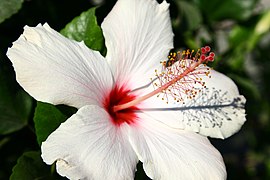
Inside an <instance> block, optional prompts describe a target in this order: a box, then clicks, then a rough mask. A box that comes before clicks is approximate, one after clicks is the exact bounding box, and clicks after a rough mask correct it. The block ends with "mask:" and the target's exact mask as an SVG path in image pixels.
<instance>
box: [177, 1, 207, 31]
mask: <svg viewBox="0 0 270 180" xmlns="http://www.w3.org/2000/svg"><path fill="white" fill-rule="evenodd" d="M175 3H176V4H177V5H178V8H179V10H180V12H181V13H182V18H181V19H182V20H183V21H184V23H186V24H187V27H188V30H194V29H196V28H198V27H199V26H200V25H201V23H202V15H201V14H200V11H199V9H198V7H197V6H196V5H195V4H194V3H192V2H188V1H175Z"/></svg>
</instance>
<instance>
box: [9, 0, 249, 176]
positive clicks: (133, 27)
mask: <svg viewBox="0 0 270 180" xmlns="http://www.w3.org/2000/svg"><path fill="white" fill-rule="evenodd" d="M168 6H169V5H168V4H167V3H166V2H165V1H164V2H163V3H161V4H158V3H157V2H156V1H155V0H119V1H118V2H117V3H116V5H115V6H114V7H113V9H112V11H111V12H110V13H109V15H108V16H107V17H106V18H105V19H104V21H103V23H102V26H101V27H102V30H103V33H104V36H105V43H106V47H107V55H106V57H105V58H104V57H103V56H101V55H100V53H99V52H97V51H93V50H90V49H89V48H87V47H86V46H85V44H84V43H83V42H80V43H79V42H75V41H73V40H69V39H67V38H65V37H63V36H62V35H60V34H59V33H58V32H56V31H54V30H53V29H51V28H50V27H49V25H48V24H44V25H43V26H42V25H38V26H37V27H27V26H26V27H25V30H24V33H23V34H22V35H21V36H20V38H19V39H18V40H17V41H16V42H14V44H13V46H12V47H11V48H9V50H8V53H7V55H8V57H9V58H10V60H11V61H12V63H13V66H14V69H15V72H16V77H17V81H18V82H19V83H20V85H21V86H22V87H23V88H24V89H25V90H26V91H27V92H28V93H29V94H30V95H31V96H33V97H34V98H35V99H36V100H38V101H42V102H48V103H51V104H54V105H56V104H66V105H69V106H73V107H76V108H78V111H77V113H76V114H74V115H73V116H71V117H70V118H69V119H67V121H66V122H64V123H62V124H61V125H60V127H59V128H58V129H56V130H55V131H54V132H53V133H52V134H51V135H50V136H49V137H48V138H47V140H46V141H45V142H43V143H42V146H41V150H42V158H43V160H44V162H46V163H47V164H52V163H54V162H55V161H56V167H57V172H58V173H59V174H60V175H62V176H66V177H68V178H70V179H113V180H118V179H119V180H124V179H133V178H134V174H135V171H136V164H137V163H138V161H139V160H140V161H141V162H143V168H144V170H145V172H146V174H147V175H148V176H149V177H150V178H152V179H168V180H173V179H177V180H178V179H196V180H197V179H207V180H208V179H215V180H216V179H226V170H225V165H224V162H223V159H222V157H221V155H220V153H219V152H218V151H217V150H216V149H215V148H214V147H213V146H212V145H211V144H210V142H209V141H208V139H207V138H206V137H205V136H211V137H218V138H225V137H228V136H230V135H232V134H234V133H235V132H237V131H238V130H239V129H240V127H241V126H242V124H243V123H244V121H245V111H244V109H243V104H244V103H245V99H244V97H243V96H240V95H239V92H238V90H237V87H236V85H235V84H234V83H233V82H232V81H231V80H230V79H229V78H228V77H226V76H225V75H222V74H220V73H218V72H216V71H214V70H209V69H208V68H207V67H205V66H202V65H199V64H200V63H198V61H199V60H200V59H203V58H197V59H195V60H193V61H192V60H188V59H187V58H184V60H185V61H183V62H186V63H188V62H190V61H191V62H193V63H197V64H196V66H194V67H193V69H192V68H191V70H192V71H190V72H189V73H186V75H185V76H184V77H183V78H178V80H177V82H175V83H172V84H171V85H170V86H169V87H167V88H165V89H163V90H162V91H160V93H163V95H164V96H165V97H166V98H167V99H168V100H169V101H168V103H164V102H163V101H162V100H161V99H162V98H157V97H156V96H152V95H153V94H154V93H152V92H153V91H154V89H153V87H152V86H150V84H151V82H150V78H151V77H155V75H156V72H155V70H157V71H159V72H160V71H162V69H163V71H168V70H169V68H166V69H164V66H163V67H162V65H161V64H160V61H162V60H164V59H166V58H167V57H166V56H167V54H168V51H169V50H170V49H171V48H172V47H173V33H172V29H171V22H170V17H169V11H168ZM180 63H181V61H178V62H176V63H174V64H173V65H172V66H171V71H173V72H168V74H167V76H169V75H171V74H172V73H175V74H176V76H178V74H179V73H183V71H184V70H186V69H188V68H190V67H192V65H190V66H188V67H184V66H180ZM193 65H194V64H193ZM181 68H183V69H184V70H183V71H182V70H181ZM175 71H177V72H175ZM195 72H197V73H195ZM201 72H202V73H201ZM209 72H210V74H211V76H212V78H209V77H207V75H208V73H209ZM165 73H166V72H165ZM200 73H201V75H200ZM203 73H205V76H203ZM197 76H198V78H199V80H198V81H199V83H198V82H197V84H199V85H196V83H195V81H196V80H194V81H192V80H193V79H192V78H195V77H197ZM200 78H202V79H200ZM165 79H166V78H165ZM165 79H164V77H163V76H162V73H161V75H160V76H159V75H158V76H157V77H156V79H154V80H155V81H154V82H152V83H153V84H156V85H157V86H159V87H164V86H163V84H162V83H164V81H165ZM185 80H191V81H189V82H188V83H187V82H185ZM168 81H170V80H168ZM200 82H204V83H205V84H204V83H201V84H200ZM202 84H203V87H201V86H200V85H202ZM176 85H177V86H176ZM204 86H206V88H205V87H204ZM174 87H176V88H174ZM200 87H201V89H200V90H198V88H200ZM181 88H186V89H188V90H190V89H191V90H192V89H193V90H198V91H197V92H196V93H195V94H194V97H192V98H188V92H185V91H181ZM169 89H170V91H169V92H171V91H172V90H179V91H177V92H178V93H179V94H178V96H180V97H181V98H182V99H183V100H184V102H185V103H184V104H183V103H177V102H176V101H174V100H171V99H174V95H175V94H170V93H168V92H167V94H166V91H168V90H169ZM157 91H159V90H156V92H157ZM192 92H193V91H192ZM151 93H152V94H151ZM164 93H165V94H164ZM149 94H150V95H149ZM182 99H181V100H182ZM128 103H130V104H128Z"/></svg>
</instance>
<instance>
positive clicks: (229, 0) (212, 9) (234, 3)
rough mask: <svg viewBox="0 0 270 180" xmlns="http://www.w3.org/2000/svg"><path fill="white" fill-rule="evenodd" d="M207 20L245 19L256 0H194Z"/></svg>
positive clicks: (250, 13)
mask: <svg viewBox="0 0 270 180" xmlns="http://www.w3.org/2000/svg"><path fill="white" fill-rule="evenodd" d="M196 2H197V4H198V5H199V7H200V8H201V9H202V11H203V12H204V13H205V14H206V16H207V17H208V19H209V20H212V21H217V20H223V19H234V20H246V19H248V18H249V17H250V16H251V15H252V13H253V10H254V7H255V4H256V2H257V0H226V1H222V0H211V1H209V0H196Z"/></svg>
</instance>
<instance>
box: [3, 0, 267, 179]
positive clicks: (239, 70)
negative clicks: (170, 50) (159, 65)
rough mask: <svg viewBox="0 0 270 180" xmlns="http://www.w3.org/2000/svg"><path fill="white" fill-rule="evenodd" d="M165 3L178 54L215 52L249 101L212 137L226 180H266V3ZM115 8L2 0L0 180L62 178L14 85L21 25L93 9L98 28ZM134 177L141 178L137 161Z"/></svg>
mask: <svg viewBox="0 0 270 180" xmlns="http://www.w3.org/2000/svg"><path fill="white" fill-rule="evenodd" d="M168 2H169V3H171V6H170V10H171V18H172V25H173V30H174V33H175V49H181V48H190V49H197V48H198V47H200V46H204V45H210V46H211V47H212V49H213V51H214V52H215V53H216V55H217V58H216V61H215V62H214V63H213V64H212V66H213V67H214V68H215V69H216V70H218V71H220V72H223V73H224V74H226V75H227V76H229V77H231V78H232V79H233V80H234V81H235V82H236V84H237V85H238V87H239V91H240V92H241V94H243V95H244V96H245V97H246V99H247V104H246V111H247V122H246V123H245V124H244V126H243V127H242V129H241V130H240V132H239V133H237V134H235V135H233V136H232V137H230V138H228V139H226V140H217V139H211V142H212V143H213V145H214V146H215V147H216V148H217V149H218V150H219V151H220V152H221V153H222V155H223V157H224V161H225V164H226V167H227V172H228V179H229V180H230V179H255V180H256V179H270V143H269V142H270V138H269V137H270V83H269V82H270V1H269V0H174V1H173V0H171V1H168ZM114 3H115V0H110V1H109V0H107V1H105V0H92V1H91V0H77V1H76V2H75V1H72V0H24V1H23V0H0V179H9V177H10V176H11V174H12V173H13V174H12V176H11V179H20V180H21V179H22V180H24V179H25V180H26V179H62V178H61V177H59V176H58V175H57V174H56V173H55V170H54V166H52V167H49V166H46V165H45V164H43V163H42V161H41V159H40V158H39V157H40V154H39V150H40V148H39V144H38V141H37V137H36V133H35V131H36V130H35V125H34V121H33V118H34V114H35V107H36V105H37V102H35V101H34V100H33V99H32V98H31V97H29V96H28V95H27V94H26V93H25V92H24V91H23V90H22V88H21V87H20V86H19V85H18V84H17V83H16V80H15V74H14V71H13V68H12V65H11V63H10V61H9V60H8V58H7V57H6V55H5V54H6V51H7V48H8V47H10V46H11V45H12V42H13V41H15V40H16V39H17V38H18V37H19V36H20V34H22V32H23V27H24V25H29V26H36V25H37V24H38V23H45V22H48V23H49V25H50V26H51V27H52V28H54V29H56V30H57V31H60V30H61V29H63V28H64V27H65V25H66V24H68V23H69V22H70V21H71V20H72V19H74V18H75V17H76V16H79V15H80V14H81V13H82V12H84V11H87V10H88V9H89V8H91V7H95V6H98V8H97V9H96V12H95V13H96V16H97V21H98V24H101V22H102V20H103V18H104V17H105V16H106V15H107V14H108V13H109V11H110V10H111V8H112V7H113V5H114ZM58 109H60V110H61V111H64V110H63V109H65V108H62V107H58ZM18 158H19V160H18ZM16 164H17V165H16ZM15 165H16V167H15V168H14V169H13V171H12V168H13V167H14V166H15ZM27 173H28V175H25V174H27ZM136 179H146V176H145V175H144V172H143V171H142V168H141V164H139V165H138V172H137V173H136Z"/></svg>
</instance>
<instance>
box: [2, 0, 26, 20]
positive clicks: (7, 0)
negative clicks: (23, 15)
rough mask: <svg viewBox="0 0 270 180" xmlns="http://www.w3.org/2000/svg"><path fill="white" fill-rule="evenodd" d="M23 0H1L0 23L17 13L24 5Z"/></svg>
mask: <svg viewBox="0 0 270 180" xmlns="http://www.w3.org/2000/svg"><path fill="white" fill-rule="evenodd" d="M22 3H23V0H0V9H1V10H0V23H2V22H4V20H5V19H7V18H9V17H10V16H12V15H13V14H15V13H17V12H18V11H19V9H21V7H22Z"/></svg>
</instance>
